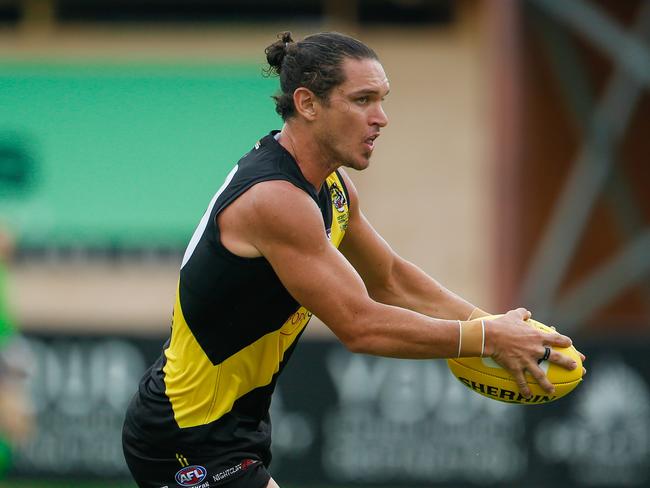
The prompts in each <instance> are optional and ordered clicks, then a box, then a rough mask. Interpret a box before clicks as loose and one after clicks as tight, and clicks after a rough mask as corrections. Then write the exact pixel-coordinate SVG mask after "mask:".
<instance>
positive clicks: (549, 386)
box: [526, 364, 555, 394]
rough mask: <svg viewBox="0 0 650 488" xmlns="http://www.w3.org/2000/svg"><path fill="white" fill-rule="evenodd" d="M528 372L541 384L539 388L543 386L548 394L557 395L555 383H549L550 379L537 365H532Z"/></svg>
mask: <svg viewBox="0 0 650 488" xmlns="http://www.w3.org/2000/svg"><path fill="white" fill-rule="evenodd" d="M526 369H527V370H528V372H529V373H530V374H531V375H532V376H533V378H535V381H537V383H539V386H541V387H542V388H543V389H544V391H546V392H547V393H550V394H553V393H555V387H554V386H553V383H551V382H550V381H549V379H548V378H547V377H546V374H544V371H542V369H541V368H540V367H539V366H537V365H536V364H535V365H532V364H531V365H530V366H529V367H528V368H526Z"/></svg>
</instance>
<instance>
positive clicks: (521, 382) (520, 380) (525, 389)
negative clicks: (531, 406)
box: [512, 371, 532, 398]
mask: <svg viewBox="0 0 650 488" xmlns="http://www.w3.org/2000/svg"><path fill="white" fill-rule="evenodd" d="M512 376H514V378H515V382H516V383H517V388H519V393H521V396H523V397H524V398H530V397H531V396H532V395H531V393H530V388H529V386H528V382H527V381H526V377H525V376H524V372H523V371H512Z"/></svg>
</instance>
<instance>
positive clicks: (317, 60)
mask: <svg viewBox="0 0 650 488" xmlns="http://www.w3.org/2000/svg"><path fill="white" fill-rule="evenodd" d="M264 52H265V53H266V60H267V61H268V63H269V67H268V68H267V69H266V74H267V75H278V76H279V77H280V92H279V93H278V94H277V95H274V96H273V99H274V100H275V111H276V112H277V113H278V114H280V116H281V117H282V119H283V120H287V119H288V118H290V117H292V116H293V115H294V114H295V113H296V107H295V106H294V104H293V92H294V91H295V90H296V88H299V87H305V88H308V89H309V90H311V91H312V92H314V94H315V95H316V96H317V97H318V98H320V99H322V100H327V99H328V96H329V94H330V92H331V91H332V89H333V88H334V87H335V86H337V85H340V84H341V83H343V82H344V81H345V74H344V73H343V68H342V65H343V61H344V60H345V58H353V59H378V58H377V54H376V53H375V52H374V51H373V50H372V49H370V48H369V47H368V46H366V45H365V44H364V43H362V42H361V41H358V40H357V39H354V38H352V37H350V36H346V35H345V34H339V33H338V32H321V33H319V34H312V35H310V36H307V37H305V38H304V39H303V40H302V41H298V42H294V40H293V39H292V38H291V32H281V33H280V34H278V40H277V41H275V42H274V43H273V44H271V45H270V46H269V47H267V48H266V49H265V50H264Z"/></svg>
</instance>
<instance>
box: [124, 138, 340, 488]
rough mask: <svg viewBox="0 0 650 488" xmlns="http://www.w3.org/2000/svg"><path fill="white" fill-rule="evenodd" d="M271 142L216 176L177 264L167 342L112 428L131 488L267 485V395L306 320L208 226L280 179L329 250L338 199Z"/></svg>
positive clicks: (335, 179) (264, 269) (258, 268)
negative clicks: (309, 207)
mask: <svg viewBox="0 0 650 488" xmlns="http://www.w3.org/2000/svg"><path fill="white" fill-rule="evenodd" d="M276 134H277V131H274V132H271V133H270V134H269V135H267V136H266V137H264V138H262V139H261V140H260V141H259V142H257V143H256V144H255V147H254V148H253V149H252V150H251V151H250V152H249V153H247V154H246V155H245V156H244V157H243V158H242V159H241V160H240V161H239V162H238V163H237V165H236V166H235V167H234V169H233V170H232V171H231V172H230V173H229V174H228V176H227V178H226V180H225V182H224V183H223V185H222V186H221V188H220V189H219V191H218V192H217V193H216V195H215V196H214V198H213V199H212V201H211V202H210V205H209V206H208V209H207V211H206V212H205V214H204V216H203V218H202V219H201V222H200V223H199V226H198V227H197V229H196V231H195V233H194V235H193V236H192V239H191V241H190V243H189V246H188V248H187V250H186V252H185V255H184V257H183V261H182V265H181V271H180V279H179V283H178V291H177V294H176V304H175V306H174V314H173V322H172V329H171V336H170V339H169V340H168V341H167V343H166V344H165V346H164V351H163V354H162V355H161V357H160V358H159V359H158V361H157V362H156V363H155V364H154V365H153V366H152V367H151V368H150V369H149V370H148V371H147V372H146V373H145V375H144V377H143V378H142V380H141V382H140V386H139V388H138V392H137V393H136V395H135V396H134V398H133V400H132V402H131V404H130V406H129V409H128V411H127V415H126V420H125V423H124V429H123V445H124V452H125V456H126V459H127V463H128V465H129V468H130V469H131V471H132V473H133V475H134V477H135V479H136V481H137V482H138V484H139V486H141V487H155V488H160V487H162V486H165V485H167V486H169V487H170V488H171V487H173V486H196V487H208V486H227V487H229V488H230V487H231V486H232V487H235V486H237V487H240V486H241V487H257V486H260V487H263V486H266V482H267V481H268V478H269V475H268V473H267V472H266V470H265V466H268V464H269V462H270V458H271V456H270V450H269V448H270V442H271V438H270V435H271V425H270V419H269V407H270V404H271V394H272V393H273V390H274V387H275V383H276V380H277V377H278V375H279V374H280V372H281V371H282V368H283V367H284V366H285V364H286V363H287V361H288V359H289V356H290V355H291V353H292V351H293V349H294V347H295V346H296V343H297V341H298V338H299V337H300V335H301V334H302V332H303V330H304V329H305V326H306V325H307V323H308V322H309V319H310V318H311V313H310V312H309V311H308V310H306V309H305V308H304V307H301V306H300V304H299V303H297V302H296V301H295V300H294V299H293V298H292V297H291V295H290V294H289V292H288V291H287V290H286V288H285V287H284V286H283V285H282V283H281V282H280V280H279V279H278V277H277V275H276V274H275V272H274V271H273V269H272V267H271V265H270V263H269V262H268V261H267V260H266V259H264V258H263V257H262V258H253V259H249V258H242V257H239V256H236V255H234V254H232V253H231V252H229V251H228V250H227V249H226V248H225V247H224V246H223V245H222V244H221V240H220V234H219V227H218V225H217V224H216V217H217V215H218V214H219V212H221V211H222V210H223V209H224V208H226V207H227V206H228V205H229V204H230V203H232V202H233V201H234V200H235V199H236V198H237V197H239V196H240V195H241V194H242V193H244V192H245V191H246V190H248V189H249V188H251V187H252V186H253V185H255V184H257V183H260V182H263V181H269V180H286V181H288V182H290V183H292V184H293V185H295V186H296V187H298V188H300V189H302V190H303V191H305V192H306V193H307V194H309V195H310V196H311V197H312V198H313V199H314V201H315V202H316V203H317V204H318V206H319V208H320V210H321V212H322V215H323V232H325V233H327V236H328V237H329V239H330V241H331V243H332V245H334V246H336V247H338V245H339V244H340V242H341V240H342V239H343V235H344V233H345V230H346V228H347V224H348V201H349V197H348V192H347V188H346V187H345V184H344V182H343V179H342V178H341V176H340V174H339V173H338V172H334V173H332V174H331V175H330V176H329V177H328V178H327V180H326V183H325V184H324V185H323V186H322V188H321V190H320V191H319V192H316V190H315V189H314V187H313V186H312V185H311V184H310V183H309V182H308V181H307V180H306V179H305V178H304V176H303V175H302V173H301V171H300V169H299V167H298V165H297V164H296V162H295V160H294V159H293V158H292V156H291V155H290V154H289V153H288V152H287V151H286V150H285V149H284V148H283V147H282V146H281V145H280V144H279V143H278V142H277V140H276V137H277V135H276ZM288 211H290V209H288ZM255 468H259V469H255ZM198 480H200V481H198Z"/></svg>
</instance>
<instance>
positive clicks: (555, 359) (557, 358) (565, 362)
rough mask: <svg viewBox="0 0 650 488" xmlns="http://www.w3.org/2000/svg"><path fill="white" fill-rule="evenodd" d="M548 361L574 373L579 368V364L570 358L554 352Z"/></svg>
mask: <svg viewBox="0 0 650 488" xmlns="http://www.w3.org/2000/svg"><path fill="white" fill-rule="evenodd" d="M548 360H549V361H551V362H552V363H555V364H557V365H559V366H562V367H563V368H564V369H568V370H569V371H573V370H574V369H576V368H577V367H578V364H577V363H576V362H575V361H574V360H573V359H572V358H571V357H570V356H567V355H566V354H562V353H561V352H558V351H554V350H553V351H551V355H550V356H549V358H548Z"/></svg>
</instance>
